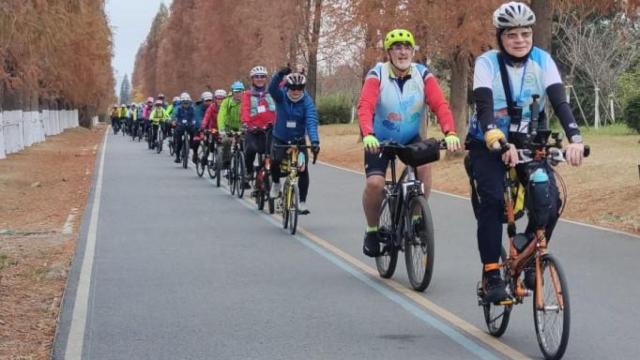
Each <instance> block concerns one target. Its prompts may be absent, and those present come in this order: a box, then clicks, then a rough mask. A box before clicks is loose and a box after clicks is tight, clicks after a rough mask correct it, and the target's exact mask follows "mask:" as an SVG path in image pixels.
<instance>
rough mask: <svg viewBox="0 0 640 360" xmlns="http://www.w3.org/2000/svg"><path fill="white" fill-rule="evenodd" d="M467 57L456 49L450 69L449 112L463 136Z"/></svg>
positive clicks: (467, 71) (465, 115)
mask: <svg viewBox="0 0 640 360" xmlns="http://www.w3.org/2000/svg"><path fill="white" fill-rule="evenodd" d="M469 67H470V65H469V59H468V54H467V53H466V52H464V51H458V52H456V54H455V55H454V57H453V67H452V69H451V95H450V98H451V100H450V103H451V112H452V113H453V118H454V119H455V122H456V131H457V133H458V136H460V137H463V136H465V134H466V133H467V123H468V119H467V118H468V112H467V106H468V104H467V96H468V92H467V90H468V86H469V83H468V78H469Z"/></svg>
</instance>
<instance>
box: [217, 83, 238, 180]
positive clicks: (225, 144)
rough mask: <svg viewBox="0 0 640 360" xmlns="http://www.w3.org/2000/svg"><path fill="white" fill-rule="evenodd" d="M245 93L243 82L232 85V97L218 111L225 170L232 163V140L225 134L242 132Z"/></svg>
mask: <svg viewBox="0 0 640 360" xmlns="http://www.w3.org/2000/svg"><path fill="white" fill-rule="evenodd" d="M243 91H244V84H243V83H242V82H240V81H236V82H234V83H233V84H231V96H228V97H227V98H226V99H224V100H223V101H222V104H220V110H218V132H219V133H220V136H222V160H223V163H224V165H223V167H224V168H225V169H226V168H228V167H229V163H230V162H231V157H230V154H229V149H230V148H231V139H230V138H228V137H225V132H226V131H240V100H241V99H242V92H243Z"/></svg>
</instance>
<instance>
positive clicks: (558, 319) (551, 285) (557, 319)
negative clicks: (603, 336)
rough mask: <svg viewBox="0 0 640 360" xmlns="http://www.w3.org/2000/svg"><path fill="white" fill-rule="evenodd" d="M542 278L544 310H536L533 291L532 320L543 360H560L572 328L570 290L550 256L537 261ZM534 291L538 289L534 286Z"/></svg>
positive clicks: (561, 272)
mask: <svg viewBox="0 0 640 360" xmlns="http://www.w3.org/2000/svg"><path fill="white" fill-rule="evenodd" d="M540 261H541V264H540V267H541V272H542V276H541V278H540V279H537V278H536V282H538V281H542V285H541V286H540V289H541V291H542V294H541V296H542V301H543V307H542V308H541V309H538V308H537V306H536V301H535V299H536V297H537V294H536V290H534V296H533V298H534V301H533V320H534V324H535V328H536V336H537V338H538V345H540V350H541V351H542V353H543V354H544V357H545V358H546V359H560V358H561V357H562V356H563V355H564V352H565V350H566V349H567V343H568V342H569V329H570V326H571V307H570V306H569V288H568V286H567V280H566V278H565V276H564V272H563V271H562V268H561V267H560V264H559V263H558V261H557V260H556V259H555V258H554V257H553V256H552V255H551V254H546V255H543V256H542V258H541V259H540ZM536 289H538V286H537V284H536Z"/></svg>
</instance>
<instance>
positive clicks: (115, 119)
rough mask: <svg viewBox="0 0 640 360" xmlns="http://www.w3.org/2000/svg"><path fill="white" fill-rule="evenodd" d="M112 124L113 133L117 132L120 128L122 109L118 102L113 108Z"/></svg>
mask: <svg viewBox="0 0 640 360" xmlns="http://www.w3.org/2000/svg"><path fill="white" fill-rule="evenodd" d="M111 126H112V127H113V133H114V134H117V133H118V129H119V128H120V109H119V108H118V104H113V107H112V108H111Z"/></svg>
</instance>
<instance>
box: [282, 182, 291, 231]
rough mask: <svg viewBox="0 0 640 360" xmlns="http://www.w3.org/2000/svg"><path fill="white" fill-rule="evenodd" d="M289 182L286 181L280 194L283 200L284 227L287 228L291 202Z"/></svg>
mask: <svg viewBox="0 0 640 360" xmlns="http://www.w3.org/2000/svg"><path fill="white" fill-rule="evenodd" d="M289 188H290V186H289V182H288V181H285V182H284V186H283V188H282V193H281V195H280V198H281V201H282V228H283V229H286V228H288V227H289V204H288V202H287V199H288V195H287V194H288V192H289Z"/></svg>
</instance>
